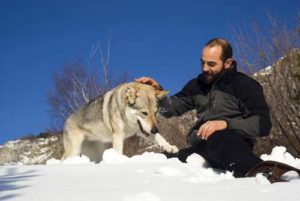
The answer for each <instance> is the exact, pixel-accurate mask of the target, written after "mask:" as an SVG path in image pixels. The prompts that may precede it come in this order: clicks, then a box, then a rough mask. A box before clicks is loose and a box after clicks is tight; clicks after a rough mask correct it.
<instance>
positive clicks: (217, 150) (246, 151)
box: [165, 130, 262, 177]
mask: <svg viewBox="0 0 300 201" xmlns="http://www.w3.org/2000/svg"><path fill="white" fill-rule="evenodd" d="M253 146H254V145H253V143H252V142H251V141H250V140H249V139H246V138H244V137H243V136H241V135H240V134H238V133H236V132H234V131H230V130H223V131H218V132H216V133H214V134H213V135H211V136H210V137H209V138H208V139H207V141H201V142H200V143H199V144H198V145H196V146H193V147H190V148H186V149H181V150H179V152H178V153H176V154H169V153H165V154H166V156H167V157H168V158H171V157H177V158H178V159H179V160H180V161H182V162H186V159H187V157H188V156H189V155H191V154H193V153H197V154H199V155H201V156H202V157H203V158H205V159H206V160H207V161H208V162H209V164H210V165H211V166H212V167H213V168H218V169H223V170H228V171H231V172H232V171H233V175H234V176H235V177H244V176H245V174H246V173H247V172H248V171H249V170H250V169H251V168H252V167H254V166H255V165H257V164H258V163H260V162H261V161H262V160H261V159H260V158H259V157H257V156H255V155H254V154H253V153H252V151H253Z"/></svg>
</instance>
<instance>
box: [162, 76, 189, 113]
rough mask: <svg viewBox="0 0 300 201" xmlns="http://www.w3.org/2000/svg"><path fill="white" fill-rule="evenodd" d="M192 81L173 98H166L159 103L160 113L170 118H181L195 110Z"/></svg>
mask: <svg viewBox="0 0 300 201" xmlns="http://www.w3.org/2000/svg"><path fill="white" fill-rule="evenodd" d="M192 82H193V80H192V81H190V82H189V83H188V84H186V85H185V86H184V87H183V89H182V90H181V91H180V92H179V93H177V94H175V95H173V96H171V97H165V98H164V99H162V100H161V101H160V102H159V110H158V111H159V113H160V114H161V115H162V116H164V117H166V118H170V117H172V116H180V115H182V114H183V113H185V112H187V111H189V110H192V109H194V108H195V104H194V100H193V97H192V91H191V90H192V87H193V86H192Z"/></svg>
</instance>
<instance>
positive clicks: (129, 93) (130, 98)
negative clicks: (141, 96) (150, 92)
mask: <svg viewBox="0 0 300 201" xmlns="http://www.w3.org/2000/svg"><path fill="white" fill-rule="evenodd" d="M136 92H137V91H136V89H134V88H133V87H130V86H128V87H127V89H126V101H127V103H128V105H134V104H135V100H136Z"/></svg>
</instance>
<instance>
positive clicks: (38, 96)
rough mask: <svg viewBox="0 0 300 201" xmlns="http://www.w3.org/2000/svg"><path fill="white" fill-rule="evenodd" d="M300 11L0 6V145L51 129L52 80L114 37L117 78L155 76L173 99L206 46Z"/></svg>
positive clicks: (100, 4) (107, 4)
mask: <svg viewBox="0 0 300 201" xmlns="http://www.w3.org/2000/svg"><path fill="white" fill-rule="evenodd" d="M299 8H300V2H299V0H297V1H296V0H288V1H286V0H251V1H243V0H227V1H225V0H224V1H221V0H210V1H200V0H198V1H188V0H181V1H175V0H165V1H164V0H136V1H129V0H119V1H117V0H98V1H90V0H85V1H83V0H60V1H58V0H35V1H34V0H19V1H17V0H0V144H2V143H3V142H5V141H7V140H12V139H16V138H18V137H20V136H24V135H28V134H35V135H36V134H39V133H40V132H42V131H43V130H45V129H46V128H48V127H49V125H50V124H51V122H52V119H51V116H50V114H49V106H48V103H47V98H46V94H47V92H49V91H50V90H51V88H52V86H53V85H52V81H51V75H52V74H53V72H55V71H59V69H60V68H61V66H62V65H63V64H64V63H68V62H74V61H76V60H78V58H81V59H83V61H84V62H85V63H87V60H88V58H89V54H90V50H91V48H92V46H93V45H95V44H96V43H97V42H98V41H99V42H100V43H101V44H102V45H103V46H105V43H106V42H107V40H108V35H109V33H110V32H111V51H110V56H111V57H110V63H109V69H110V71H111V72H112V73H113V75H115V76H116V77H117V75H120V74H122V73H124V72H126V73H128V75H129V78H130V79H133V78H136V77H140V76H144V75H145V76H150V77H154V78H155V79H157V80H158V81H159V82H160V83H161V84H162V85H163V86H164V88H166V89H168V90H170V92H171V94H173V93H175V92H176V91H178V90H180V89H181V87H182V86H183V85H184V84H185V83H186V82H187V81H188V80H189V79H191V78H193V77H195V76H196V75H197V74H198V73H199V72H200V66H199V55H200V51H201V47H202V46H203V44H204V43H205V42H206V41H207V40H209V39H210V38H213V37H224V38H227V39H229V40H230V39H231V33H232V32H231V30H232V28H235V29H239V28H245V24H249V20H251V19H256V20H257V21H259V23H261V24H262V25H263V24H264V23H266V21H267V20H266V13H267V12H270V13H271V14H273V15H275V16H277V17H278V18H279V19H281V20H285V21H287V22H289V21H290V20H292V19H294V17H295V15H296V13H297V9H298V10H299ZM246 28H247V27H246Z"/></svg>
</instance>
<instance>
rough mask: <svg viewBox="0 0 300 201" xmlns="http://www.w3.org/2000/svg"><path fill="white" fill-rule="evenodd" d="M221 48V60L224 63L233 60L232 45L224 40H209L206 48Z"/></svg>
mask: <svg viewBox="0 0 300 201" xmlns="http://www.w3.org/2000/svg"><path fill="white" fill-rule="evenodd" d="M216 45H218V46H220V47H221V48H222V54H221V58H220V59H222V61H226V60H227V59H228V58H232V47H231V45H230V43H229V42H228V41H227V40H225V39H223V38H213V39H211V40H209V41H208V42H207V43H206V44H205V46H204V47H213V46H216Z"/></svg>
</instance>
